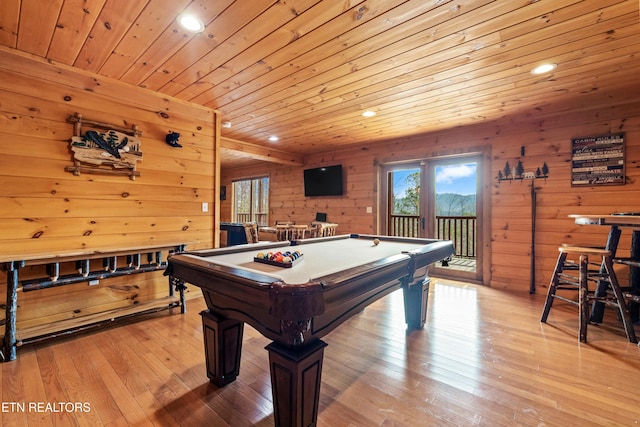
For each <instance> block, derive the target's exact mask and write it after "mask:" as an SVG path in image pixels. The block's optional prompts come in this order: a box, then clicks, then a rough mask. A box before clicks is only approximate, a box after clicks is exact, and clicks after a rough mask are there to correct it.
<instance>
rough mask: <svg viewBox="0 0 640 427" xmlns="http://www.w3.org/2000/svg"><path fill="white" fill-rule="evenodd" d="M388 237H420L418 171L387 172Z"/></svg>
mask: <svg viewBox="0 0 640 427" xmlns="http://www.w3.org/2000/svg"><path fill="white" fill-rule="evenodd" d="M389 192H390V194H389V201H390V206H389V212H390V215H389V226H388V230H389V235H390V236H401V237H420V169H418V168H415V169H402V170H394V171H391V172H389Z"/></svg>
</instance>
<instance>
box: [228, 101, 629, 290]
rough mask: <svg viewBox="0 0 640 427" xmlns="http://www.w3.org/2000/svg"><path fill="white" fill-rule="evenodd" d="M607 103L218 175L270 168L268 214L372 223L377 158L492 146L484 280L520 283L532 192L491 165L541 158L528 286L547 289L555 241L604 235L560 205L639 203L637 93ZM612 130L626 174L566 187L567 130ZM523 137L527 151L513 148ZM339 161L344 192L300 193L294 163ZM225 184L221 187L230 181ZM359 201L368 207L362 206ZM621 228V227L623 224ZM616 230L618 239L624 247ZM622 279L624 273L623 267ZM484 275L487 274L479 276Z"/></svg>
mask: <svg viewBox="0 0 640 427" xmlns="http://www.w3.org/2000/svg"><path fill="white" fill-rule="evenodd" d="M615 95H616V96H611V97H610V98H611V100H612V101H611V106H610V107H600V108H597V109H595V108H594V109H589V108H588V107H585V106H580V105H571V106H565V108H560V107H558V108H557V112H556V114H554V115H547V116H545V117H544V118H542V117H538V116H536V114H535V112H526V114H525V113H523V116H522V117H511V118H509V119H508V120H504V121H502V122H500V123H489V124H481V125H477V126H473V127H467V128H456V129H452V130H449V131H444V132H438V133H433V134H426V135H422V136H419V137H414V138H411V139H403V140H395V141H387V142H385V143H382V144H371V145H367V146H359V147H356V148H353V149H348V150H345V151H336V152H331V153H326V154H324V155H314V156H310V157H308V158H306V159H305V163H306V165H305V166H304V167H299V168H297V167H284V166H278V165H273V164H268V163H260V164H257V165H252V166H251V167H246V168H237V169H231V170H225V169H224V168H223V170H222V177H221V181H222V185H228V186H230V185H231V181H232V180H234V179H239V178H242V177H247V176H257V175H260V174H262V175H269V176H270V178H271V183H270V185H271V199H270V212H269V213H270V221H274V220H283V219H288V220H294V221H298V222H301V223H305V222H309V221H310V220H312V219H313V217H314V215H315V212H318V211H320V212H326V213H327V214H328V219H329V221H331V222H336V223H338V224H340V226H339V228H338V232H339V233H348V232H355V233H372V232H376V231H377V228H376V208H377V200H378V197H379V194H378V193H377V188H376V182H377V181H376V177H377V173H378V168H377V166H376V165H377V164H380V163H385V162H396V161H401V160H404V159H420V158H432V157H439V156H448V155H456V154H463V153H467V152H472V151H476V150H479V149H482V147H484V146H487V145H488V146H490V148H489V152H490V168H491V171H490V176H491V177H492V180H491V182H488V183H486V182H485V183H483V188H485V189H486V191H490V207H489V218H488V220H489V221H490V230H491V232H490V236H487V237H488V238H485V248H484V249H483V250H484V251H485V252H484V254H485V257H486V256H489V259H490V260H489V266H490V272H489V277H490V279H489V280H488V281H487V282H488V283H485V284H488V285H491V286H495V287H502V288H506V289H510V290H517V291H528V290H529V281H530V280H529V279H530V277H529V276H530V245H531V243H530V242H531V202H530V201H531V193H530V190H529V187H528V185H527V182H524V183H520V182H513V183H511V184H509V183H508V182H501V183H499V182H498V180H497V174H498V171H499V170H501V169H503V168H504V165H505V162H506V161H509V163H510V164H511V165H515V164H516V163H517V162H518V160H522V162H523V164H524V166H525V168H526V169H527V170H535V167H537V166H542V164H543V163H545V162H546V163H547V165H548V167H549V169H550V173H549V178H548V179H547V180H536V181H535V184H536V187H539V189H538V191H537V221H536V286H537V288H538V289H539V290H540V292H545V290H544V289H541V288H543V287H546V286H547V284H548V280H549V277H550V274H551V271H552V269H553V267H554V265H555V260H556V257H557V247H558V245H559V244H561V243H572V244H581V245H602V246H604V243H605V241H606V233H607V230H606V229H604V227H584V226H577V225H575V224H574V223H573V221H572V220H570V219H568V218H567V215H569V214H574V213H593V214H606V213H611V212H613V211H640V185H639V182H640V170H639V169H638V165H639V164H640V97H639V96H638V94H615ZM614 132H625V133H626V156H627V158H626V176H627V184H626V185H624V186H600V187H571V182H570V160H571V138H575V137H580V136H593V135H602V134H609V133H614ZM521 147H524V148H525V155H524V156H520V152H521V151H520V149H521ZM335 163H341V164H342V165H343V167H344V168H345V169H346V172H345V179H346V184H345V185H346V194H345V196H343V197H321V198H305V197H304V193H303V187H302V170H303V169H304V168H307V167H314V166H319V165H328V164H335ZM230 188H231V187H229V189H230ZM231 200H232V199H231V197H228V198H227V200H226V201H223V202H221V218H222V219H223V220H229V219H230V217H231ZM367 206H372V207H373V208H374V212H373V214H367V213H366V211H365V209H366V207H367ZM626 234H628V233H626ZM626 234H625V233H623V238H622V242H621V245H622V246H620V247H621V248H628V245H629V240H628V239H629V237H628V235H626ZM621 276H622V278H623V279H624V277H625V275H624V273H623V274H621ZM485 277H486V276H485Z"/></svg>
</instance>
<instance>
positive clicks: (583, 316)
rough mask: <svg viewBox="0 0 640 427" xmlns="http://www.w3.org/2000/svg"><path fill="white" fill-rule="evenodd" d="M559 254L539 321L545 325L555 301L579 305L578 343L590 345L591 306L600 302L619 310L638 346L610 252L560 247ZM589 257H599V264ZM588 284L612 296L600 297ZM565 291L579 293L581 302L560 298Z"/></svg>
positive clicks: (629, 334) (576, 247)
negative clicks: (577, 260)
mask: <svg viewBox="0 0 640 427" xmlns="http://www.w3.org/2000/svg"><path fill="white" fill-rule="evenodd" d="M558 250H559V251H560V255H559V256H558V261H557V262H556V267H555V269H554V271H553V275H552V276H551V282H550V283H549V290H548V291H547V299H546V301H545V303H544V309H543V310H542V317H541V318H540V321H541V322H543V323H546V321H547V317H548V316H549V311H550V310H551V306H552V304H553V301H554V299H556V298H557V299H560V300H563V301H565V302H569V303H571V304H576V305H578V307H579V339H580V342H587V324H588V323H589V304H590V302H601V303H604V304H606V305H609V306H613V307H617V308H618V312H619V313H620V318H621V319H622V324H623V326H624V331H625V333H626V335H627V339H628V340H629V341H630V342H633V343H635V342H637V339H636V334H635V331H634V330H633V324H632V323H631V318H630V316H629V309H628V307H627V304H626V302H625V300H624V296H623V294H622V290H621V289H620V285H619V284H618V279H617V277H616V274H615V271H614V270H613V261H612V259H611V252H610V251H608V250H605V249H595V248H586V247H581V246H568V245H563V246H560V247H559V248H558ZM568 255H574V256H578V257H579V262H578V263H576V262H575V261H571V260H568V259H567V257H568ZM589 256H592V257H594V258H595V257H598V258H599V263H595V262H593V261H592V262H591V263H590V262H589ZM590 266H592V267H597V269H595V268H591V269H590V268H589V267H590ZM572 272H573V273H572ZM589 282H596V283H597V284H598V286H607V288H608V290H610V291H611V292H606V294H605V296H602V297H597V296H596V293H595V291H590V290H589ZM565 290H571V291H574V292H575V291H578V301H575V300H573V299H570V298H567V297H564V296H562V295H558V294H557V292H558V291H565Z"/></svg>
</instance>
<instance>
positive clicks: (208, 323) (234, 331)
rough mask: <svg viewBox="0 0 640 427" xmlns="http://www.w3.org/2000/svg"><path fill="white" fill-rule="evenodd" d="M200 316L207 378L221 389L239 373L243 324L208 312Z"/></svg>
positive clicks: (205, 311)
mask: <svg viewBox="0 0 640 427" xmlns="http://www.w3.org/2000/svg"><path fill="white" fill-rule="evenodd" d="M200 315H201V316H202V327H203V334H204V352H205V360H206V362H207V363H206V364H207V377H209V380H210V381H211V382H212V383H214V384H215V385H217V386H218V387H222V386H224V385H226V384H229V383H230V382H232V381H234V380H235V379H236V377H237V376H238V374H239V372H240V356H241V353H242V333H243V330H244V322H241V321H239V320H235V319H226V318H221V317H218V316H216V315H215V314H213V313H211V312H210V311H209V310H204V311H202V312H201V313H200Z"/></svg>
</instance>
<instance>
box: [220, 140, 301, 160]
mask: <svg viewBox="0 0 640 427" xmlns="http://www.w3.org/2000/svg"><path fill="white" fill-rule="evenodd" d="M220 141H221V143H222V145H221V148H223V149H227V150H233V151H239V152H241V153H243V154H244V155H246V156H247V157H252V158H254V159H256V160H262V161H265V162H273V163H280V164H284V165H290V166H302V165H304V161H303V160H304V159H303V156H302V155H298V154H292V153H288V152H285V151H280V150H275V149H273V148H265V147H261V146H259V145H256V144H250V143H248V142H243V141H238V140H237V139H231V138H225V137H224V136H223V137H221V138H220Z"/></svg>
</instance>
